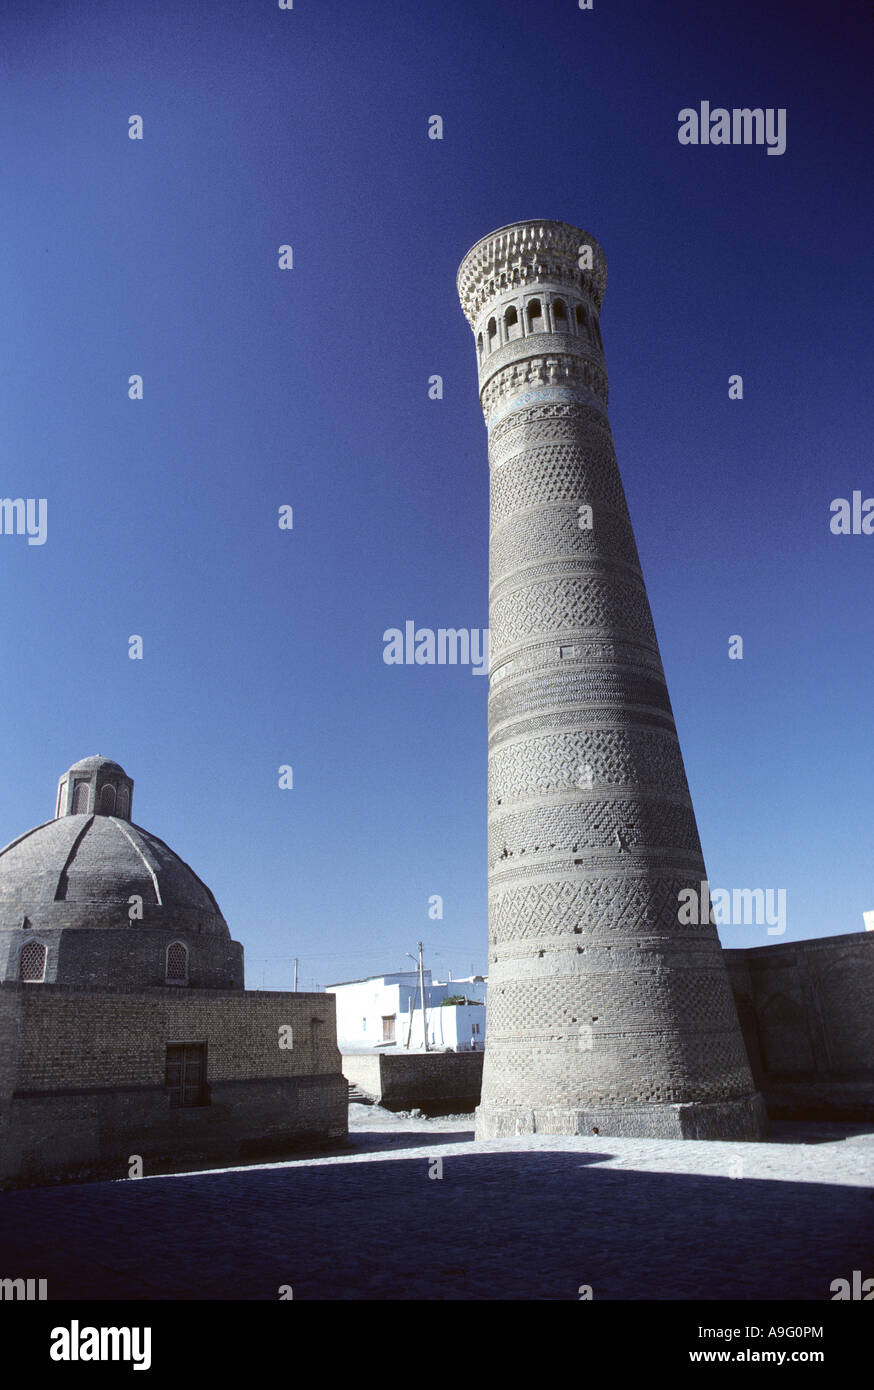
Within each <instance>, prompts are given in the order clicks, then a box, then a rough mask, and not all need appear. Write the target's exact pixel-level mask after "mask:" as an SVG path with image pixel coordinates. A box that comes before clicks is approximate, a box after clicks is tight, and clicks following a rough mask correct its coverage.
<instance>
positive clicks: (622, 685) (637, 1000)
mask: <svg viewBox="0 0 874 1390" xmlns="http://www.w3.org/2000/svg"><path fill="white" fill-rule="evenodd" d="M585 248H588V251H587V250H586V249H585ZM605 283H606V266H605V261H604V253H603V251H602V250H601V247H600V246H599V245H598V243H597V241H595V239H594V237H591V236H589V234H588V233H587V232H583V231H580V230H579V229H578V228H576V227H571V226H569V225H568V224H567V223H564V222H515V223H513V224H511V225H510V226H508V227H501V228H500V229H499V230H498V231H496V232H493V233H492V234H491V236H487V237H484V238H483V240H482V241H478V242H477V243H476V245H475V246H474V247H473V248H472V249H471V250H470V251H469V252H468V253H467V255H466V256H465V258H464V260H463V262H462V264H461V268H460V270H459V273H458V290H459V295H460V298H461V303H462V307H463V309H464V312H465V315H466V316H467V320H468V322H469V324H470V326H471V328H472V329H473V334H474V338H475V340H476V347H477V357H478V360H479V385H480V400H481V403H482V408H483V414H484V415H485V420H486V425H487V426H488V432H489V463H490V469H491V526H490V579H491V588H490V607H489V614H490V628H491V664H490V675H489V687H490V688H489V851H488V854H489V921H490V926H489V990H488V1010H487V1023H486V1053H485V1069H484V1075H483V1091H482V1101H481V1104H480V1108H479V1110H478V1111H477V1136H478V1138H493V1137H498V1136H501V1135H507V1134H510V1135H512V1134H530V1133H533V1132H535V1131H538V1132H539V1131H543V1132H547V1133H553V1134H577V1133H591V1132H592V1131H593V1130H595V1129H597V1131H598V1132H600V1133H602V1134H625V1135H654V1136H665V1137H669V1136H674V1137H681V1136H684V1137H689V1138H728V1139H753V1138H757V1137H758V1136H759V1135H760V1134H761V1132H762V1125H763V1120H764V1107H763V1104H762V1101H761V1098H760V1097H759V1096H758V1095H757V1094H756V1092H755V1090H754V1086H753V1080H752V1076H751V1074H750V1068H749V1064H748V1062H747V1056H746V1051H745V1048H744V1043H743V1038H742V1035H741V1031H740V1026H739V1024H738V1019H737V1013H736V1010H735V1006H734V1000H733V998H732V994H731V989H730V986H729V982H728V977H727V974H726V970H725V966H724V964H723V960H722V949H721V946H720V943H719V939H718V937H717V933H716V928H715V927H714V926H713V925H712V924H711V922H710V921H709V920H706V921H705V924H704V925H692V926H681V925H680V923H679V894H680V892H681V890H682V889H688V888H690V887H691V888H694V889H695V890H696V892H697V891H698V890H699V889H700V885H701V883H702V881H703V880H704V879H706V877H707V875H706V871H705V868H704V861H703V859H702V855H701V846H700V842H699V839H698V831H697V828H696V825H695V815H694V812H693V810H692V803H691V800H690V797H689V789H688V786H687V783H686V774H685V770H684V767H683V759H682V755H681V752H680V746H679V743H678V741H677V733H676V729H675V727H674V719H673V714H672V712H671V704H670V700H669V699H668V692H667V687H666V685H665V677H664V672H663V670H662V663H661V657H660V655H659V648H658V642H657V639H656V634H655V630H654V628H653V623H652V617H651V614H650V608H649V602H648V600H647V596H646V588H645V586H644V582H643V576H642V574H641V570H640V562H639V560H638V555H637V548H636V546H635V542H634V535H633V532H632V529H631V522H630V520H629V516H628V508H627V505H626V501H625V494H624V492H623V489H622V482H621V479H620V477H619V469H618V466H617V463H616V456H615V453H614V450H613V440H612V437H611V433H610V426H609V423H608V421H607V375H606V372H605V368H604V354H603V348H602V343H601V330H600V327H599V322H598V318H599V314H600V310H601V303H602V300H603V296H604V288H605ZM700 915H702V916H705V918H706V917H707V916H709V905H708V907H707V908H705V911H704V913H702V914H700Z"/></svg>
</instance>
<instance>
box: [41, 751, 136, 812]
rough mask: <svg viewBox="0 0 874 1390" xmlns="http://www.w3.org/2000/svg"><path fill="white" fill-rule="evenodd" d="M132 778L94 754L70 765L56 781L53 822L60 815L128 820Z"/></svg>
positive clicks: (117, 766) (118, 766) (122, 769)
mask: <svg viewBox="0 0 874 1390" xmlns="http://www.w3.org/2000/svg"><path fill="white" fill-rule="evenodd" d="M133 794H134V784H133V778H132V777H128V775H127V773H126V772H125V770H124V768H123V767H121V766H120V765H119V764H118V763H114V762H113V761H112V759H111V758H104V757H101V756H100V754H99V753H98V754H95V756H94V757H92V758H82V759H81V761H80V762H78V763H74V764H73V766H72V767H71V768H69V769H68V770H67V771H66V772H65V773H64V775H63V776H62V777H61V778H60V779H59V781H58V799H57V804H56V809H55V819H56V820H57V819H58V818H59V817H60V816H119V817H120V818H121V820H130V815H131V803H132V801H133Z"/></svg>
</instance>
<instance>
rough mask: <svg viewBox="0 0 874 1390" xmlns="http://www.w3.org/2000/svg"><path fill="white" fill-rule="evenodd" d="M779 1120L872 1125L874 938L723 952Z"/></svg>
mask: <svg viewBox="0 0 874 1390" xmlns="http://www.w3.org/2000/svg"><path fill="white" fill-rule="evenodd" d="M725 963H726V966H727V968H728V973H729V979H730V981H731V985H732V989H733V991H734V996H735V1001H736V1003H737V1008H738V1014H739V1017H740V1021H741V1027H742V1029H743V1034H744V1041H745V1043H746V1047H747V1052H748V1054H749V1058H750V1065H751V1068H752V1071H753V1077H754V1080H755V1082H756V1085H757V1087H758V1089H759V1090H761V1092H762V1094H763V1095H764V1097H765V1101H766V1104H767V1106H768V1112H769V1114H770V1115H771V1116H772V1117H773V1118H781V1119H790V1118H833V1119H846V1120H849V1119H874V933H872V932H851V933H848V934H846V935H844V936H829V937H817V938H816V939H814V940H811V941H797V942H793V943H789V942H781V943H780V944H778V945H775V946H757V947H751V948H749V949H747V950H735V951H726V952H725Z"/></svg>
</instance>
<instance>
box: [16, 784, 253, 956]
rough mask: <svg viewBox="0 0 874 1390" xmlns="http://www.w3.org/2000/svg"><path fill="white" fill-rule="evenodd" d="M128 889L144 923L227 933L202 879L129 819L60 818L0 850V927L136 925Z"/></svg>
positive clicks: (160, 841)
mask: <svg viewBox="0 0 874 1390" xmlns="http://www.w3.org/2000/svg"><path fill="white" fill-rule="evenodd" d="M92 761H93V760H92V759H84V760H83V762H84V763H90V762H92ZM107 761H108V760H107V759H101V762H103V763H106V762H107ZM132 895H137V896H138V897H140V898H141V899H142V907H143V917H142V922H143V925H144V926H151V925H156V923H157V922H159V921H160V922H161V923H167V924H168V925H169V924H170V923H172V924H173V925H174V927H177V928H186V927H187V928H188V929H190V930H191V931H197V932H206V933H212V934H214V935H216V936H220V937H223V938H225V939H229V938H230V931H229V929H228V925H227V923H226V922H225V919H224V917H223V916H222V914H221V911H220V910H219V907H218V904H217V903H216V900H215V898H214V897H213V895H212V893H211V892H210V891H209V889H208V888H207V886H206V884H205V883H203V882H202V881H201V879H199V878H198V877H197V874H196V873H194V871H193V870H192V869H190V868H189V867H188V865H187V864H186V863H184V862H183V860H181V859H180V858H179V856H178V855H177V854H174V853H173V851H172V850H171V849H170V848H169V846H168V845H165V844H164V841H163V840H159V839H158V838H157V836H155V835H151V834H149V832H148V831H147V830H143V829H142V828H141V827H140V826H137V825H132V824H131V823H130V821H127V820H122V819H120V818H118V817H116V816H107V815H65V816H60V817H59V818H58V819H57V820H52V821H48V822H47V823H46V824H45V825H40V826H37V827H36V828H35V829H34V830H29V831H28V832H27V833H26V834H25V835H21V836H19V837H18V838H17V839H15V840H13V841H11V843H10V844H8V845H7V846H6V847H5V848H4V849H2V850H0V929H4V928H5V929H12V930H15V929H16V928H20V927H21V925H22V919H23V918H24V917H25V916H26V917H27V918H28V919H29V925H31V926H33V927H36V928H38V927H40V926H44V927H51V926H62V927H65V928H68V927H102V926H106V927H119V926H127V925H133V926H136V921H134V922H132V923H131V922H130V921H129V900H130V898H131V896H132Z"/></svg>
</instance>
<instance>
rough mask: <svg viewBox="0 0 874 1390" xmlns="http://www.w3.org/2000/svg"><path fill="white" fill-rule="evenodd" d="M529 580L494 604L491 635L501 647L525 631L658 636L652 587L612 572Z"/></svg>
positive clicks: (652, 639) (633, 637)
mask: <svg viewBox="0 0 874 1390" xmlns="http://www.w3.org/2000/svg"><path fill="white" fill-rule="evenodd" d="M520 577H522V578H523V579H524V582H523V583H522V584H520V585H519V587H518V588H516V589H514V590H513V591H512V593H509V594H507V596H506V597H504V598H500V599H495V600H493V602H492V607H491V619H490V630H491V640H492V641H493V642H494V644H495V646H496V647H497V649H498V651H501V650H502V649H503V648H504V647H508V646H510V645H511V644H512V643H513V642H519V641H521V640H522V639H523V638H525V637H534V636H543V635H546V634H551V633H553V632H561V633H566V632H572V631H573V630H574V629H575V628H579V629H582V630H583V631H584V632H593V631H594V632H602V633H606V634H607V635H609V634H610V633H613V632H616V631H617V630H618V631H621V632H622V634H623V636H624V637H626V638H628V639H629V640H631V641H633V642H647V643H652V644H654V643H655V641H656V636H655V631H654V630H653V625H652V617H651V615H650V611H649V604H648V602H647V598H646V590H645V589H644V587H643V584H642V583H641V582H640V581H639V580H638V581H637V582H634V581H633V580H631V581H630V582H629V580H626V579H619V578H617V577H615V576H612V575H611V576H610V577H609V578H607V579H602V578H600V577H594V576H593V577H587V578H582V577H580V578H576V577H575V578H556V579H553V580H552V581H550V580H548V579H546V580H541V581H540V582H538V583H533V582H532V581H531V580H530V579H529V578H527V577H523V576H520Z"/></svg>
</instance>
